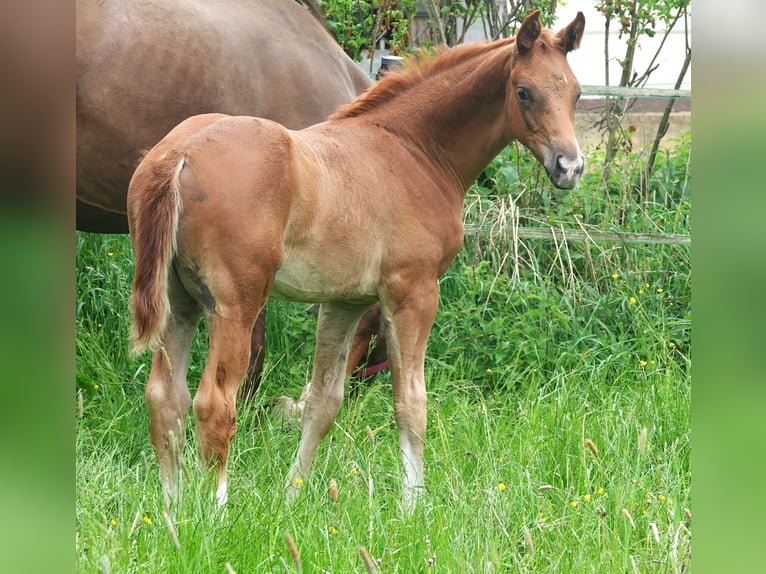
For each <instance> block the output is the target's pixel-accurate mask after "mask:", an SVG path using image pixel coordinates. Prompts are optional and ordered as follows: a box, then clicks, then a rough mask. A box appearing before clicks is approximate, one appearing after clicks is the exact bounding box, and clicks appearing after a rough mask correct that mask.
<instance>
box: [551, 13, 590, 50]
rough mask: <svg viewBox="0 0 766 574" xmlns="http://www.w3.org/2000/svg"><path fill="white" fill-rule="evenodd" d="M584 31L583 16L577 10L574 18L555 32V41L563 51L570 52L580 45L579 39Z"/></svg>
mask: <svg viewBox="0 0 766 574" xmlns="http://www.w3.org/2000/svg"><path fill="white" fill-rule="evenodd" d="M584 31H585V16H583V14H582V12H578V13H577V16H575V19H574V20H572V21H571V22H570V23H569V26H567V27H566V28H564V29H563V30H559V32H558V34H556V41H557V43H558V45H559V48H561V49H562V50H563V51H564V53H565V54H566V53H568V52H571V51H572V50H576V49H577V48H579V47H580V40H582V34H583V32H584Z"/></svg>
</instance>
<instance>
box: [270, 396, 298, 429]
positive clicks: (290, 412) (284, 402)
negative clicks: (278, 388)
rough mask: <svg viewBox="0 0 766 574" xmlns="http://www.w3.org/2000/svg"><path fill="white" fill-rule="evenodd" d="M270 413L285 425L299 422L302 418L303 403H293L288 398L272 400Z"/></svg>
mask: <svg viewBox="0 0 766 574" xmlns="http://www.w3.org/2000/svg"><path fill="white" fill-rule="evenodd" d="M272 412H273V413H274V415H276V416H277V417H281V419H282V421H283V422H285V423H292V422H300V420H301V417H302V416H303V402H302V401H300V402H297V403H296V402H295V401H294V400H292V399H291V398H290V397H277V398H276V399H274V405H273V407H272Z"/></svg>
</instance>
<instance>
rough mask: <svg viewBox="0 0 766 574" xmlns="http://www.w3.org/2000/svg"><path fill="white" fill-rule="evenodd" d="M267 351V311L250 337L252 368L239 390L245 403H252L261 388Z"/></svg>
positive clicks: (256, 324)
mask: <svg viewBox="0 0 766 574" xmlns="http://www.w3.org/2000/svg"><path fill="white" fill-rule="evenodd" d="M265 350H266V309H265V307H264V309H263V310H261V312H260V313H259V314H258V319H256V321H255V325H253V333H252V335H251V337H250V366H249V367H248V369H247V375H246V376H245V380H244V381H243V382H242V386H241V387H240V389H239V399H240V400H241V401H244V402H245V403H248V402H250V403H252V401H253V400H254V399H255V393H256V391H257V390H258V387H260V386H261V373H262V372H263V358H264V355H265Z"/></svg>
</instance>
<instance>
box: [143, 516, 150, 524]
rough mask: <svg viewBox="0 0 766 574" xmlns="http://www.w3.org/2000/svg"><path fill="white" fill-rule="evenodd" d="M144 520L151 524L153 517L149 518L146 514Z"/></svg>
mask: <svg viewBox="0 0 766 574" xmlns="http://www.w3.org/2000/svg"><path fill="white" fill-rule="evenodd" d="M144 522H146V524H151V523H152V519H151V518H149V517H148V516H144Z"/></svg>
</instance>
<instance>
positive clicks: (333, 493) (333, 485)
mask: <svg viewBox="0 0 766 574" xmlns="http://www.w3.org/2000/svg"><path fill="white" fill-rule="evenodd" d="M329 490H330V500H332V501H333V502H338V483H337V482H335V479H334V478H331V479H330V488H329Z"/></svg>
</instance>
